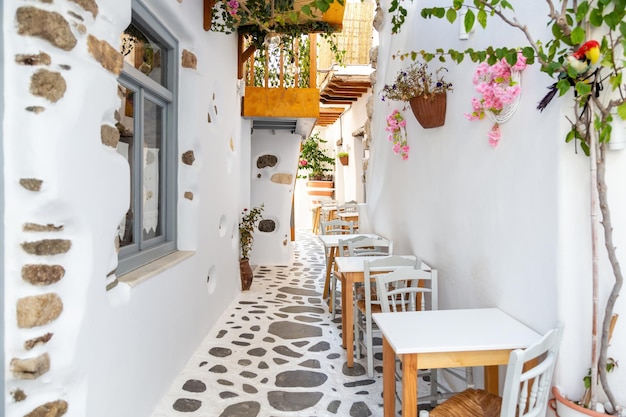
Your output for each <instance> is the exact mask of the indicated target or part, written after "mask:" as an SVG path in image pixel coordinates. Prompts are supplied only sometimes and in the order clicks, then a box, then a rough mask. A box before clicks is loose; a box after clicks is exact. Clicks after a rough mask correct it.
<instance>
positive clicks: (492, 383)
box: [485, 365, 500, 395]
mask: <svg viewBox="0 0 626 417" xmlns="http://www.w3.org/2000/svg"><path fill="white" fill-rule="evenodd" d="M485 391H487V392H490V393H492V394H494V395H498V393H499V391H500V386H499V382H498V365H491V366H485Z"/></svg>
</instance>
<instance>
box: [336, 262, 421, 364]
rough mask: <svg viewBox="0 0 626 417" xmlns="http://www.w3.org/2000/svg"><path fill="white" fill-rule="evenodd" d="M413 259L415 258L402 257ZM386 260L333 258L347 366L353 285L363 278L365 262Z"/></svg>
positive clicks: (351, 342)
mask: <svg viewBox="0 0 626 417" xmlns="http://www.w3.org/2000/svg"><path fill="white" fill-rule="evenodd" d="M403 257H405V258H407V259H415V256H412V255H406V256H403ZM382 258H386V256H338V257H337V258H335V263H336V264H337V270H338V271H339V272H340V273H341V327H342V329H343V331H342V332H341V333H342V342H343V347H344V348H345V349H346V361H347V366H348V367H349V368H352V367H353V366H354V309H353V303H352V301H353V297H354V283H355V282H363V281H364V278H365V261H373V260H375V259H382Z"/></svg>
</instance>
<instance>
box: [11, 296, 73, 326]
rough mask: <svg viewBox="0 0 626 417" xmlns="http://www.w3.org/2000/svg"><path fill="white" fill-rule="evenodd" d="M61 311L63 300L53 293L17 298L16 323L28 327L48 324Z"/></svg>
mask: <svg viewBox="0 0 626 417" xmlns="http://www.w3.org/2000/svg"><path fill="white" fill-rule="evenodd" d="M62 312H63V301H61V298H60V297H59V296H58V295H57V294H55V293H48V294H43V295H33V296H29V297H24V298H20V299H18V300H17V325H18V327H19V328H21V329H30V328H33V327H37V326H43V325H44V324H48V323H50V322H51V321H53V320H56V318H57V317H59V316H60V315H61V313H62Z"/></svg>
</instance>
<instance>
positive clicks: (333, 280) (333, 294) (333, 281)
mask: <svg viewBox="0 0 626 417" xmlns="http://www.w3.org/2000/svg"><path fill="white" fill-rule="evenodd" d="M336 300H337V277H336V276H335V274H334V273H333V275H332V276H331V277H330V308H331V311H332V312H333V313H332V318H333V320H335V317H336V313H337V303H336Z"/></svg>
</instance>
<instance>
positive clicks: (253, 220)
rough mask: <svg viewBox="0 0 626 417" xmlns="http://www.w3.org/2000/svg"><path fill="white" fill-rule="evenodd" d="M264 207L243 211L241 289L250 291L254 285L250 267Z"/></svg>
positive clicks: (240, 225) (240, 235)
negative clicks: (257, 228)
mask: <svg viewBox="0 0 626 417" xmlns="http://www.w3.org/2000/svg"><path fill="white" fill-rule="evenodd" d="M263 210H264V206H263V204H261V205H260V206H257V207H254V208H253V209H251V210H248V209H246V208H245V209H243V210H242V212H241V220H240V221H239V274H240V278H241V289H242V290H244V291H245V290H249V289H250V286H251V285H252V267H251V266H250V252H251V251H252V244H253V243H254V230H255V229H256V227H257V225H258V223H259V221H260V220H261V219H262V218H263Z"/></svg>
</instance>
